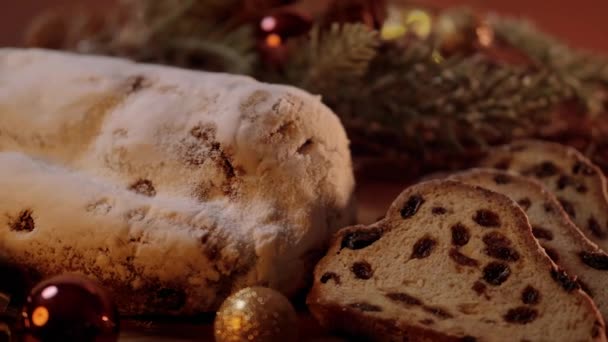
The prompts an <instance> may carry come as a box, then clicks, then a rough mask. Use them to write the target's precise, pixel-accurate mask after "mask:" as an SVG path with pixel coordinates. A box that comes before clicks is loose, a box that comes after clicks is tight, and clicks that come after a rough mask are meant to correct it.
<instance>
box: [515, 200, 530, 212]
mask: <svg viewBox="0 0 608 342" xmlns="http://www.w3.org/2000/svg"><path fill="white" fill-rule="evenodd" d="M517 204H519V206H520V207H521V208H522V209H523V210H528V209H530V206H532V202H531V201H530V199H529V198H527V197H524V198H522V199H520V200H519V201H517Z"/></svg>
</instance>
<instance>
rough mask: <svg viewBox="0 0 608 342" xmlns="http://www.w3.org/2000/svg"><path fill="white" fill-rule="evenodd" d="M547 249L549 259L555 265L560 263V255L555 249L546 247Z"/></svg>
mask: <svg viewBox="0 0 608 342" xmlns="http://www.w3.org/2000/svg"><path fill="white" fill-rule="evenodd" d="M544 248H545V253H547V255H548V256H549V259H551V260H553V262H554V263H557V262H558V261H559V253H557V251H556V250H555V249H553V248H550V247H544Z"/></svg>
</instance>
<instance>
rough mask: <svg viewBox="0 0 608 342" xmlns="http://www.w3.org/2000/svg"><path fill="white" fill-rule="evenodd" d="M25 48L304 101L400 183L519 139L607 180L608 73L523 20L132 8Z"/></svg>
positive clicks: (405, 8)
mask: <svg viewBox="0 0 608 342" xmlns="http://www.w3.org/2000/svg"><path fill="white" fill-rule="evenodd" d="M27 41H28V43H29V44H30V45H35V46H42V47H50V48H60V49H68V50H75V51H79V52H83V53H97V54H107V55H115V56H122V57H127V58H131V59H134V60H137V61H144V62H153V63H162V64H170V65H176V66H181V67H186V68H192V69H202V70H212V71H223V72H230V73H240V74H248V75H252V76H254V77H256V78H257V79H260V80H262V81H268V82H276V83H285V84H291V85H295V86H297V87H301V88H304V89H306V90H308V91H310V92H312V93H316V94H320V95H322V98H323V100H324V102H325V103H327V104H328V105H329V106H330V107H331V108H333V109H334V111H335V112H336V113H338V115H339V116H340V117H341V119H342V121H343V123H344V125H345V126H346V128H347V131H348V132H349V135H350V138H351V140H352V143H353V145H352V146H353V153H354V156H355V160H356V161H357V162H358V163H359V164H360V165H367V166H370V165H371V166H374V165H377V164H378V163H379V162H380V163H382V164H386V163H387V162H388V163H389V164H391V165H393V166H396V168H393V169H394V170H399V172H400V177H406V178H407V177H416V176H418V175H420V174H422V173H423V172H429V171H433V170H438V169H448V168H457V167H461V166H463V164H466V163H467V162H469V161H470V160H471V159H474V158H475V157H476V156H478V155H479V154H480V153H483V150H484V148H485V147H486V146H487V145H491V144H497V143H502V142H507V141H510V140H512V139H515V138H521V137H541V138H545V139H550V140H557V141H561V142H563V143H567V144H571V145H574V146H575V147H577V148H579V149H582V150H583V151H585V152H586V153H587V154H588V155H589V156H590V157H592V158H593V159H594V160H595V162H597V163H598V164H600V165H601V166H602V167H604V168H605V169H606V168H608V135H607V134H606V133H608V123H607V122H606V121H608V120H607V119H606V115H605V113H606V109H607V107H608V106H607V101H606V89H608V88H607V86H608V60H607V59H605V58H603V57H600V56H595V55H592V54H590V53H586V52H581V51H576V50H573V49H570V48H568V47H567V46H565V45H564V44H562V43H561V42H559V41H557V40H556V39H554V38H552V37H550V36H548V35H546V34H544V33H542V32H540V31H539V30H537V29H535V28H534V27H533V26H532V25H531V24H529V23H527V22H525V21H521V20H515V19H511V18H505V17H501V16H480V15H478V14H476V13H474V12H472V11H468V10H460V9H458V10H442V11H436V10H433V9H428V8H416V7H412V6H409V5H408V4H407V3H406V4H388V5H387V3H385V2H384V1H374V0H333V1H325V0H305V1H285V0H184V1H182V0H131V1H128V0H126V1H123V2H122V3H121V4H120V5H119V6H117V7H116V8H115V9H113V10H112V11H109V12H108V13H107V14H106V15H104V16H95V15H94V14H92V13H89V12H86V11H81V12H79V13H76V14H70V15H69V16H68V15H65V14H63V15H61V14H59V13H48V14H46V15H43V16H41V17H40V18H38V19H37V20H36V21H34V22H33V23H32V26H31V27H30V30H29V32H28V35H27ZM399 166H401V167H399ZM371 169H373V167H372V168H371ZM403 172H405V173H403ZM383 176H387V175H386V174H384V175H383Z"/></svg>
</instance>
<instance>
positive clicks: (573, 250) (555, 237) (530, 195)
mask: <svg viewBox="0 0 608 342" xmlns="http://www.w3.org/2000/svg"><path fill="white" fill-rule="evenodd" d="M450 179H454V180H459V181H462V182H465V183H468V184H472V185H478V186H481V187H483V188H486V189H489V190H492V191H496V192H498V193H501V194H504V195H506V196H508V197H510V198H511V199H512V200H514V201H517V203H518V204H519V206H520V207H521V208H522V209H523V210H524V212H526V214H527V216H528V219H529V221H530V225H531V226H532V233H533V235H534V237H536V239H537V240H538V242H539V243H540V245H541V246H542V247H543V248H544V249H545V252H546V253H547V255H548V256H549V257H550V258H551V259H552V260H553V261H554V262H555V263H556V264H557V265H559V266H560V267H562V268H563V269H564V270H565V271H566V272H568V274H570V275H572V276H575V277H576V281H577V283H578V284H579V285H580V286H581V288H582V289H583V290H584V291H585V292H586V293H587V294H588V295H589V296H590V297H591V298H593V300H594V302H595V304H596V305H597V307H598V309H599V310H600V312H601V313H602V315H603V317H604V320H605V319H606V317H608V291H607V290H606V286H607V284H608V255H607V254H606V253H605V252H604V251H602V250H601V249H600V248H599V247H598V246H597V245H596V244H594V243H593V242H591V241H590V240H589V239H587V238H586V237H585V236H584V235H583V233H582V232H581V231H580V230H579V229H578V228H577V227H576V226H575V225H574V224H573V223H572V221H570V219H569V218H568V215H567V214H566V213H565V212H564V211H563V210H562V208H561V207H560V205H559V203H558V202H557V199H556V198H555V196H553V195H552V194H551V193H550V192H549V191H548V190H547V189H546V188H545V187H544V186H543V185H542V184H541V183H539V182H538V181H535V180H533V179H532V178H529V177H525V176H520V175H517V174H514V173H512V172H507V171H501V170H494V169H474V170H469V171H464V172H461V173H458V174H455V175H453V176H452V177H450ZM547 209H550V210H547Z"/></svg>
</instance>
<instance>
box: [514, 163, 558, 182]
mask: <svg viewBox="0 0 608 342" xmlns="http://www.w3.org/2000/svg"><path fill="white" fill-rule="evenodd" d="M558 172H559V169H558V168H557V166H555V164H553V163H552V162H550V161H544V162H542V163H540V164H538V165H536V166H534V167H532V168H530V169H529V170H526V171H524V172H522V173H523V174H524V175H527V176H529V175H534V176H536V177H538V178H545V177H551V176H554V175H556V174H557V173H558Z"/></svg>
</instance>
